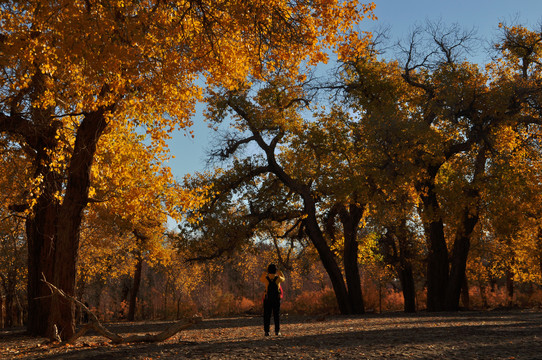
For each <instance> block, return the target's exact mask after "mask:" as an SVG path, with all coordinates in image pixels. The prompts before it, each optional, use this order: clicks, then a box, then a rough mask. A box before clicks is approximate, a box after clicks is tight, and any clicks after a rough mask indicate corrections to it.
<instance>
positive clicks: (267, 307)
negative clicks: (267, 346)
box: [263, 299, 272, 335]
mask: <svg viewBox="0 0 542 360" xmlns="http://www.w3.org/2000/svg"><path fill="white" fill-rule="evenodd" d="M271 311H272V307H271V304H270V301H269V300H267V299H265V300H264V301H263V331H265V335H269V325H270V324H271Z"/></svg>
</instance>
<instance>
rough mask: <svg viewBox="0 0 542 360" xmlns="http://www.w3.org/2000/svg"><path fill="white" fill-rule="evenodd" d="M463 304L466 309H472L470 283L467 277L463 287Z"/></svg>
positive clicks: (464, 278)
mask: <svg viewBox="0 0 542 360" xmlns="http://www.w3.org/2000/svg"><path fill="white" fill-rule="evenodd" d="M461 302H462V303H463V307H464V308H465V309H470V295H469V281H468V279H467V275H465V276H464V277H463V285H462V286H461Z"/></svg>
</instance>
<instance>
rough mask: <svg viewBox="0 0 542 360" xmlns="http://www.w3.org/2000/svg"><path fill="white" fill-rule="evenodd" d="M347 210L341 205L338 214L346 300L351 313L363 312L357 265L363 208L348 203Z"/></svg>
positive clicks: (363, 306)
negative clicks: (359, 227)
mask: <svg viewBox="0 0 542 360" xmlns="http://www.w3.org/2000/svg"><path fill="white" fill-rule="evenodd" d="M349 210H350V211H347V210H346V208H345V207H344V206H343V207H342V208H341V210H340V211H339V216H340V218H341V222H342V224H343V233H344V255H343V258H344V259H343V261H344V273H345V277H346V284H347V286H348V300H349V302H350V307H351V308H352V313H353V314H363V313H365V305H364V303H363V293H362V290H361V277H360V275H359V266H358V236H357V234H358V226H359V222H360V221H361V218H362V216H363V208H360V207H358V206H356V205H350V206H349Z"/></svg>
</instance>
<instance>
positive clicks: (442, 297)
mask: <svg viewBox="0 0 542 360" xmlns="http://www.w3.org/2000/svg"><path fill="white" fill-rule="evenodd" d="M422 202H423V218H425V222H426V226H425V229H426V238H427V243H428V250H429V252H428V254H427V310H428V311H444V310H445V306H444V304H445V301H446V288H447V286H448V249H447V247H446V239H445V237H444V224H443V222H442V218H441V217H440V208H439V204H438V201H437V195H436V193H435V192H434V186H433V185H432V184H430V186H428V192H427V194H426V195H425V196H422Z"/></svg>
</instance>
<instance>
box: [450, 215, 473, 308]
mask: <svg viewBox="0 0 542 360" xmlns="http://www.w3.org/2000/svg"><path fill="white" fill-rule="evenodd" d="M477 223H478V210H477V206H476V207H475V210H473V209H472V207H471V206H466V208H465V209H464V210H463V216H462V219H461V221H460V225H459V229H458V232H457V235H456V239H455V241H454V248H453V251H452V265H451V269H450V279H449V282H448V289H447V295H446V310H448V311H457V310H459V299H460V295H461V288H462V287H463V283H464V282H465V280H466V278H465V270H466V269H467V259H468V256H469V248H470V237H471V234H472V232H473V230H474V227H475V226H476V224H477Z"/></svg>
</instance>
